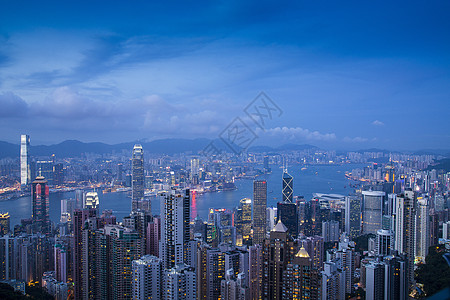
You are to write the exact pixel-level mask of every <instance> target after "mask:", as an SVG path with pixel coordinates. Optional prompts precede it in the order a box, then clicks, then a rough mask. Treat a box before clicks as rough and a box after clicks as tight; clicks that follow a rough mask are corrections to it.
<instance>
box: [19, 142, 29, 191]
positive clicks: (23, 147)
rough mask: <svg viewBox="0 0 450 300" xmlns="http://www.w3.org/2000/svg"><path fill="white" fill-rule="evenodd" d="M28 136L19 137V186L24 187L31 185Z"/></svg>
mask: <svg viewBox="0 0 450 300" xmlns="http://www.w3.org/2000/svg"><path fill="white" fill-rule="evenodd" d="M29 151H30V136H29V135H26V134H22V135H21V136H20V184H21V185H22V186H26V185H28V184H30V183H31V169H30V154H29Z"/></svg>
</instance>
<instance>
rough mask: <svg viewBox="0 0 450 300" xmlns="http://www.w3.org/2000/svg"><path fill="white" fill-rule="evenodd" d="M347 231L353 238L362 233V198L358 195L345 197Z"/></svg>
mask: <svg viewBox="0 0 450 300" xmlns="http://www.w3.org/2000/svg"><path fill="white" fill-rule="evenodd" d="M345 232H346V233H347V234H348V236H349V237H350V238H352V239H353V238H356V237H358V236H359V235H360V233H361V199H360V197H358V196H346V197H345Z"/></svg>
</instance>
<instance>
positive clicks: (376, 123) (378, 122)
mask: <svg viewBox="0 0 450 300" xmlns="http://www.w3.org/2000/svg"><path fill="white" fill-rule="evenodd" d="M372 125H375V126H384V123H383V122H381V121H379V120H375V121H373V122H372Z"/></svg>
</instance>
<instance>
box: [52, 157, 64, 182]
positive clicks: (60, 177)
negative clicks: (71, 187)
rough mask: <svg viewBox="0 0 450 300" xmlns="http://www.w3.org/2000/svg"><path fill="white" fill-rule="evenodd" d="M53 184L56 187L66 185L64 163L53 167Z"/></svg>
mask: <svg viewBox="0 0 450 300" xmlns="http://www.w3.org/2000/svg"><path fill="white" fill-rule="evenodd" d="M53 184H54V185H56V186H61V185H63V184H64V165H63V164H62V163H58V164H55V165H54V166H53Z"/></svg>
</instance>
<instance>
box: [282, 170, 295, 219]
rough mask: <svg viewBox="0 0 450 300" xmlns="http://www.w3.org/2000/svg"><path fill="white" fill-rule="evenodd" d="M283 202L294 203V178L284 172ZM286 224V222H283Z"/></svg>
mask: <svg viewBox="0 0 450 300" xmlns="http://www.w3.org/2000/svg"><path fill="white" fill-rule="evenodd" d="M282 194H283V202H290V203H292V202H293V199H294V178H293V177H292V176H291V175H290V174H289V173H288V172H287V170H284V172H283V190H282ZM283 222H284V221H283Z"/></svg>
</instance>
